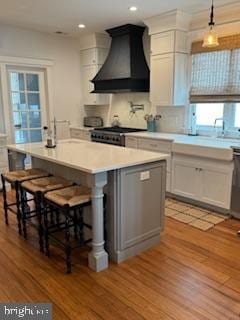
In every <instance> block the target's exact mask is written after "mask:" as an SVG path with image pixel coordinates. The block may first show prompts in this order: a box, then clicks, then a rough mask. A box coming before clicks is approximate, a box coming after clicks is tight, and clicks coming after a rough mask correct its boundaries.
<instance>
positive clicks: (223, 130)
mask: <svg viewBox="0 0 240 320" xmlns="http://www.w3.org/2000/svg"><path fill="white" fill-rule="evenodd" d="M218 121H222V136H224V135H225V121H224V120H223V118H216V119H215V120H214V129H216V125H217V122H218Z"/></svg>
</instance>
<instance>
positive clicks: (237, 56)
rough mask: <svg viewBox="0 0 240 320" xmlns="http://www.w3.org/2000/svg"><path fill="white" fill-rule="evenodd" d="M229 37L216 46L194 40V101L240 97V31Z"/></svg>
mask: <svg viewBox="0 0 240 320" xmlns="http://www.w3.org/2000/svg"><path fill="white" fill-rule="evenodd" d="M229 38H230V39H232V40H233V39H234V41H232V42H231V41H230V39H229V40H228V42H227V37H224V38H223V39H224V41H223V40H222V41H221V39H222V38H220V46H219V47H220V48H219V47H217V48H216V49H215V50H214V49H210V50H207V49H206V48H202V47H200V45H199V44H196V43H193V45H192V77H191V90H190V102H191V103H201V102H202V103H206V102H239V101H240V35H239V42H238V37H236V36H235V37H234V38H233V36H231V37H229ZM227 43H228V45H227ZM201 48H202V49H201Z"/></svg>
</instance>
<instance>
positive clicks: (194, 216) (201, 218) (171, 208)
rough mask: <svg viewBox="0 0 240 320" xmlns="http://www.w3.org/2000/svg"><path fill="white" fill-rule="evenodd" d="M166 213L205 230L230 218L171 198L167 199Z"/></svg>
mask: <svg viewBox="0 0 240 320" xmlns="http://www.w3.org/2000/svg"><path fill="white" fill-rule="evenodd" d="M165 215H166V216H167V217H170V218H172V219H175V220H178V221H180V222H183V223H186V224H188V225H190V226H192V227H195V228H197V229H200V230H203V231H207V230H209V229H211V228H213V227H214V226H215V225H216V224H219V223H221V222H223V221H225V220H226V219H229V216H227V215H223V214H220V213H217V212H213V211H210V210H206V209H203V208H200V207H197V206H194V205H190V204H187V203H184V202H181V201H178V200H175V199H171V198H167V199H166V203H165Z"/></svg>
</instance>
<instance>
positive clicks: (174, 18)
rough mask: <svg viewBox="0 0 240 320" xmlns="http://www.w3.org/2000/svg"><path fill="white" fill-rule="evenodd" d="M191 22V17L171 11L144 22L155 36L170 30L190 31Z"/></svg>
mask: <svg viewBox="0 0 240 320" xmlns="http://www.w3.org/2000/svg"><path fill="white" fill-rule="evenodd" d="M190 21H191V15H190V14H188V13H186V12H183V11H180V10H171V11H168V12H165V13H163V14H160V15H157V16H153V17H150V18H147V19H145V20H144V23H145V25H146V26H148V29H149V34H150V35H152V34H155V33H160V32H165V31H170V30H181V31H188V30H189V25H190Z"/></svg>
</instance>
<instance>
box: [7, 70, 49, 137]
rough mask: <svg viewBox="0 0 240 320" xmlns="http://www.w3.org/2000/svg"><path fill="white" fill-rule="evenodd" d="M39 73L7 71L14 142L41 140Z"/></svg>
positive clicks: (41, 115) (41, 118) (42, 115)
mask: <svg viewBox="0 0 240 320" xmlns="http://www.w3.org/2000/svg"><path fill="white" fill-rule="evenodd" d="M40 77H41V73H38V72H22V71H21V72H18V71H9V80H10V81H9V82H10V98H11V106H12V119H13V133H14V138H15V143H28V142H39V141H42V122H43V118H44V113H43V109H42V107H41V90H40V87H41V86H40V80H41V79H40Z"/></svg>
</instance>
